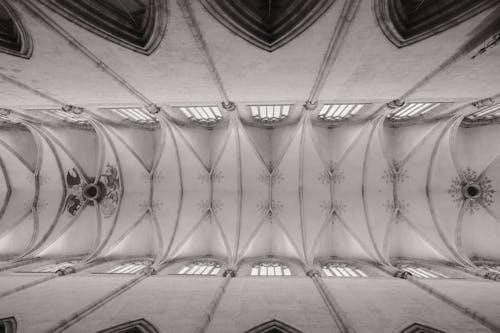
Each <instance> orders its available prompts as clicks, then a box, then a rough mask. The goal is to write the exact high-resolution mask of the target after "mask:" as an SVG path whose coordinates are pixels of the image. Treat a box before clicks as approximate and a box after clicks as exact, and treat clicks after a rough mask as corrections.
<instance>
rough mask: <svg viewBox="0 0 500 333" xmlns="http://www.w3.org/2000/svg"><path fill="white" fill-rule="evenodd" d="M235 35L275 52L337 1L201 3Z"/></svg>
mask: <svg viewBox="0 0 500 333" xmlns="http://www.w3.org/2000/svg"><path fill="white" fill-rule="evenodd" d="M200 1H201V3H202V4H203V6H204V7H205V9H206V10H207V11H208V12H209V13H210V14H211V15H212V16H213V17H215V18H216V19H217V20H218V21H219V22H221V23H222V24H223V25H224V26H226V27H227V28H228V29H229V30H231V31H232V32H233V33H234V34H236V35H238V36H239V37H241V38H243V39H245V40H247V41H248V42H250V43H252V44H254V45H255V46H257V47H259V48H261V49H264V50H266V51H269V52H272V51H274V50H276V49H278V48H279V47H281V46H283V45H285V44H286V43H288V42H290V41H291V40H292V39H294V38H295V37H297V36H298V35H300V34H301V33H302V32H304V31H305V30H306V29H307V28H308V27H309V26H310V25H312V24H313V23H314V22H316V20H317V19H318V18H319V17H321V15H323V14H324V13H325V12H326V10H327V9H328V8H329V7H330V6H331V5H332V4H333V3H334V2H335V0H274V1H272V2H270V1H268V0H253V1H243V0H233V1H228V0H200Z"/></svg>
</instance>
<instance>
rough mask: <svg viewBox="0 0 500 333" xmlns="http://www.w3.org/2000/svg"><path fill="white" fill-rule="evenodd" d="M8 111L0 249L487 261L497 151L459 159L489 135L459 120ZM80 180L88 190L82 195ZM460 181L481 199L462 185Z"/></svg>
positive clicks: (492, 252)
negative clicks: (82, 122) (255, 124)
mask: <svg viewBox="0 0 500 333" xmlns="http://www.w3.org/2000/svg"><path fill="white" fill-rule="evenodd" d="M9 117H10V118H11V119H12V121H16V122H17V123H16V124H12V125H10V128H9V129H7V130H3V131H2V133H1V141H0V149H1V151H2V155H1V163H2V171H3V177H2V182H3V184H4V186H3V187H2V188H3V191H2V200H3V204H2V210H1V214H2V221H3V223H2V227H1V229H0V235H1V236H0V251H1V253H2V256H3V257H11V258H22V257H30V256H42V257H59V258H63V257H72V256H83V257H85V258H87V259H88V260H90V259H94V258H96V257H109V256H110V257H131V256H132V257H140V256H152V257H153V258H155V260H156V262H157V263H160V262H164V261H166V260H172V259H175V258H182V257H195V256H200V255H207V254H210V255H213V256H215V257H219V258H223V259H224V260H225V261H227V262H228V263H229V264H232V265H236V264H238V263H239V262H240V261H241V260H242V259H244V258H249V257H258V256H264V255H274V256H281V257H288V258H294V259H297V260H299V261H300V262H302V263H303V264H304V265H306V266H307V265H312V264H313V262H314V261H315V259H317V258H321V257H327V256H336V257H341V258H349V259H351V258H360V259H366V260H373V261H376V262H381V263H384V264H391V263H392V260H393V259H397V258H401V257H403V258H414V259H430V260H445V261H448V262H451V263H458V264H463V265H470V264H471V260H472V259H477V258H481V259H489V260H500V258H499V257H498V250H499V249H498V242H496V241H495V239H496V238H497V237H498V229H499V228H500V225H499V220H498V218H497V216H498V215H500V212H499V211H498V207H499V206H498V204H497V203H498V188H500V183H499V182H500V180H499V179H498V175H497V173H496V172H495V170H497V168H498V167H499V165H498V163H500V157H499V156H500V155H498V154H499V153H500V152H498V151H497V150H496V149H495V148H491V149H488V150H483V153H482V154H477V153H476V155H475V156H476V159H475V160H474V161H471V160H469V159H467V158H466V157H467V156H469V155H470V154H471V153H474V151H476V150H477V149H479V147H478V146H477V145H474V144H471V143H470V142H469V140H470V137H473V136H476V135H486V136H487V137H488V140H492V141H493V140H496V139H497V137H498V134H496V133H495V131H494V130H493V129H491V130H489V131H486V132H484V131H481V133H478V132H477V131H475V128H472V129H470V128H464V127H460V126H459V125H460V122H461V121H462V118H460V117H458V118H456V117H455V118H451V119H445V120H442V121H438V122H435V123H429V124H422V125H418V126H410V127H396V128H394V127H391V126H387V124H386V125H384V120H383V119H384V118H383V117H378V118H375V119H372V120H368V121H366V122H364V123H361V124H347V125H346V126H341V127H336V128H331V129H328V128H324V127H319V126H315V125H313V124H312V123H311V121H310V116H309V115H308V114H307V113H306V114H303V115H302V117H301V118H300V119H299V120H298V122H297V123H295V124H292V125H289V126H286V127H282V128H278V129H275V130H271V132H269V130H266V129H258V128H251V127H249V126H247V125H244V124H242V123H241V121H240V120H239V119H238V117H235V116H234V114H229V118H230V119H229V121H228V122H227V123H226V124H223V125H221V126H219V127H217V128H216V129H214V130H207V129H202V128H189V127H181V126H178V125H177V124H175V123H173V122H172V121H170V120H169V119H167V118H165V117H162V116H160V117H159V125H158V126H159V127H157V128H155V129H142V130H141V129H135V130H132V129H129V128H124V127H116V126H112V125H110V124H109V123H106V122H105V121H102V120H101V121H100V120H99V118H98V117H97V118H95V117H94V118H92V119H91V120H89V126H90V127H89V128H87V129H71V128H65V127H63V126H60V125H59V126H53V125H52V126H51V125H47V124H45V125H44V124H32V123H30V122H27V121H25V120H20V119H19V118H16V115H13V114H11V115H9ZM16 119H17V120H16ZM264 137H265V139H264V140H263V139H262V138H264ZM82 142H85V143H86V145H88V146H87V149H86V151H80V150H79V149H81V145H82ZM27 143H31V144H29V145H28V144H27ZM141 146H149V147H150V148H149V149H148V151H144V150H142V151H140V150H141ZM94 147H95V148H94ZM443 170H447V172H443ZM92 183H95V184H98V186H99V187H100V190H101V191H102V195H101V196H99V195H95V197H92V194H88V193H85V191H86V190H88V188H87V187H88V184H92ZM468 184H477V186H478V191H480V194H479V196H477V195H476V196H475V197H474V198H471V197H470V196H467V193H464V192H463V191H464V187H465V186H466V185H468ZM88 191H89V193H90V192H91V191H90V190H88ZM478 239H481V240H483V241H480V242H478Z"/></svg>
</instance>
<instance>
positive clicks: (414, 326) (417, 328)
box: [401, 323, 445, 333]
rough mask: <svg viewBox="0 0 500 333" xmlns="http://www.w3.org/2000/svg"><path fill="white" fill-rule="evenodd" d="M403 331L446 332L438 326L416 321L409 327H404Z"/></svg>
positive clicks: (421, 332)
mask: <svg viewBox="0 0 500 333" xmlns="http://www.w3.org/2000/svg"><path fill="white" fill-rule="evenodd" d="M401 333H445V332H443V331H441V330H438V329H436V328H432V327H430V326H427V325H423V324H419V323H414V324H411V325H410V326H408V327H407V328H405V329H403V330H402V331H401Z"/></svg>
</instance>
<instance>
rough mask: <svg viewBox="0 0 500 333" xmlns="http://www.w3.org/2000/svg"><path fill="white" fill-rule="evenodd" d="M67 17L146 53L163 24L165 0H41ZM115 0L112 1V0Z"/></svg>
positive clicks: (160, 35)
mask: <svg viewBox="0 0 500 333" xmlns="http://www.w3.org/2000/svg"><path fill="white" fill-rule="evenodd" d="M43 3H44V4H46V5H47V6H48V7H49V8H50V9H52V10H54V11H55V12H57V13H59V14H60V15H62V16H64V17H65V18H66V19H68V20H69V21H72V22H73V23H75V24H78V25H79V26H81V27H83V28H85V29H87V30H88V31H90V32H93V33H95V34H96V35H99V36H101V37H103V38H105V39H107V40H109V41H112V42H114V43H117V44H119V45H121V46H123V47H126V48H128V49H131V50H133V51H135V52H138V53H142V54H145V55H150V54H151V53H153V51H154V50H155V49H156V48H157V47H158V46H159V45H160V43H161V41H162V39H163V36H164V34H165V31H166V27H167V18H168V2H167V0H144V1H134V2H127V3H126V5H125V4H124V3H123V2H116V1H109V0H107V1H102V0H43ZM115 3H116V4H115Z"/></svg>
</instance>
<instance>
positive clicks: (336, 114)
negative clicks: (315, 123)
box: [318, 104, 365, 121]
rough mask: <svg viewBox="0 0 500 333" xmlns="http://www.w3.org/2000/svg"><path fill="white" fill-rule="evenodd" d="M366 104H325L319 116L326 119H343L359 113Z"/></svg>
mask: <svg viewBox="0 0 500 333" xmlns="http://www.w3.org/2000/svg"><path fill="white" fill-rule="evenodd" d="M363 106H365V104H324V105H323V107H322V108H321V111H320V112H319V115H318V117H319V118H320V119H321V120H324V121H341V120H345V119H348V118H351V117H353V116H355V115H356V114H358V113H359V111H360V110H361V109H362V108H363Z"/></svg>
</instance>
